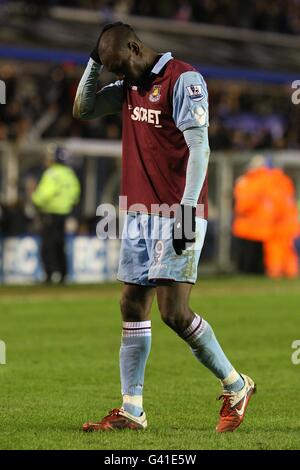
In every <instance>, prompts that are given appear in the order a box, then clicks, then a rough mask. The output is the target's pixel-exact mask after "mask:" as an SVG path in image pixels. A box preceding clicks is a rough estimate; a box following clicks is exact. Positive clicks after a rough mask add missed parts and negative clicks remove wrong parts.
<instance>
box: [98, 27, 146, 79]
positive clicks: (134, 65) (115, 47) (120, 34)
mask: <svg viewBox="0 0 300 470" xmlns="http://www.w3.org/2000/svg"><path fill="white" fill-rule="evenodd" d="M149 52H150V54H149ZM151 52H154V51H152V50H151V49H149V48H147V47H146V46H145V45H144V44H143V43H142V41H141V40H140V39H139V38H138V36H137V35H136V33H135V32H134V30H133V29H132V27H131V26H130V25H128V24H124V23H121V22H117V23H111V24H107V25H106V26H105V27H104V28H103V31H102V33H101V36H100V39H99V44H98V53H99V57H100V59H101V62H102V63H103V65H104V66H105V67H106V68H107V69H108V70H109V71H110V72H112V73H114V74H115V75H116V76H117V77H119V78H121V79H123V78H125V79H126V80H128V82H131V83H135V82H138V81H139V80H140V79H141V78H142V76H143V74H144V73H145V71H146V70H147V68H148V67H149V65H150V64H149V59H150V57H151V56H152V54H151ZM149 56H150V57H149Z"/></svg>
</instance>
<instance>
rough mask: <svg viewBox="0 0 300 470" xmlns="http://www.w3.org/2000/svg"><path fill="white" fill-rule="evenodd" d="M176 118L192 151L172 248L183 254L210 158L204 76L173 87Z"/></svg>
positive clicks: (189, 75)
mask: <svg viewBox="0 0 300 470" xmlns="http://www.w3.org/2000/svg"><path fill="white" fill-rule="evenodd" d="M173 110H174V111H173V118H174V121H175V123H176V125H177V127H178V128H179V129H180V130H181V131H182V132H183V135H184V138H185V141H186V144H187V146H188V149H189V159H188V164H187V169H186V182H185V188H184V192H183V195H182V199H181V205H180V209H179V211H178V212H177V214H176V220H175V223H174V230H173V246H174V249H175V251H176V253H177V254H181V253H182V250H184V249H185V248H186V244H187V243H188V242H194V241H195V229H196V206H197V202H198V199H199V195H200V192H201V189H202V187H203V184H204V181H205V178H206V174H207V167H208V161H209V155H210V148H209V141H208V94H207V88H206V84H205V82H204V80H203V78H202V76H201V75H200V74H199V73H197V72H185V73H183V74H182V75H181V76H180V77H179V79H178V80H177V83H176V84H175V87H174V93H173Z"/></svg>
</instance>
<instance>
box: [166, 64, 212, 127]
mask: <svg viewBox="0 0 300 470" xmlns="http://www.w3.org/2000/svg"><path fill="white" fill-rule="evenodd" d="M173 119H174V121H175V124H176V126H177V127H178V129H179V130H180V131H181V132H183V131H185V130H186V129H189V128H190V127H207V126H208V125H209V123H208V92H207V86H206V83H205V81H204V79H203V77H202V75H201V74H200V73H199V72H196V71H191V72H184V73H182V74H181V75H180V76H179V78H178V79H177V81H176V83H175V86H174V90H173Z"/></svg>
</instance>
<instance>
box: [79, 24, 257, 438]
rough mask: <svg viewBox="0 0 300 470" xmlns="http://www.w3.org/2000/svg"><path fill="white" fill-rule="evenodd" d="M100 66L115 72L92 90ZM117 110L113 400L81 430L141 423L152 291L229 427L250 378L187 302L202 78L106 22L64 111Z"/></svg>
mask: <svg viewBox="0 0 300 470" xmlns="http://www.w3.org/2000/svg"><path fill="white" fill-rule="evenodd" d="M103 67H105V68H106V69H107V70H108V71H109V72H112V73H113V74H115V75H116V78H117V81H115V82H114V83H111V84H110V85H107V86H105V87H104V88H102V89H101V90H100V91H98V78H99V74H100V73H101V71H102V68H103ZM119 112H122V118H123V136H122V143H123V150H122V185H121V195H122V196H126V201H127V206H126V208H125V209H126V212H127V213H126V221H125V224H124V229H123V235H122V241H121V250H120V260H119V270H118V279H119V280H120V281H122V282H123V291H122V297H121V302H120V307H121V315H122V321H123V331H122V338H121V348H120V375H121V393H122V403H121V406H120V407H119V408H115V409H113V410H112V411H110V412H109V413H108V415H107V416H105V417H104V418H103V419H101V420H100V421H96V422H88V423H85V424H84V425H83V430H84V431H101V430H103V431H105V430H114V429H135V430H137V429H145V428H146V427H147V419H146V413H145V411H144V407H143V385H144V375H145V367H146V363H147V359H148V356H149V352H150V347H151V319H150V311H151V305H152V302H153V298H154V296H155V295H156V296H157V302H158V307H159V310H160V314H161V317H162V320H163V321H164V322H165V323H166V324H167V325H168V326H169V327H170V328H171V329H172V330H173V331H174V332H175V333H177V335H178V336H179V337H180V338H182V340H183V341H185V342H186V343H187V345H188V346H189V347H190V349H191V351H192V353H193V355H194V356H195V357H196V358H197V359H198V361H199V362H201V363H202V364H203V365H204V366H205V367H207V368H208V369H209V370H210V371H211V372H212V374H213V375H214V376H215V377H216V378H217V379H219V380H220V382H221V386H222V389H223V391H222V394H221V397H220V398H222V400H223V404H222V408H221V412H220V416H219V421H218V423H217V426H216V430H217V432H226V431H234V430H235V429H236V428H237V427H238V426H239V425H240V424H241V422H242V421H243V418H244V415H245V411H246V408H247V405H248V402H249V399H250V398H251V396H252V394H253V393H254V392H255V384H254V382H253V380H252V379H251V378H250V377H248V376H247V375H244V374H241V373H239V372H238V371H236V370H235V368H234V367H233V366H232V364H231V362H230V361H229V359H228V358H227V357H226V355H225V353H224V352H223V350H222V348H221V346H220V344H219V342H218V341H217V339H216V336H215V334H214V332H213V330H212V327H211V326H210V324H209V323H208V322H207V321H206V320H205V319H204V318H203V317H202V315H199V314H198V313H196V312H194V311H193V310H192V309H191V308H190V307H189V298H190V294H191V290H192V287H193V284H194V283H195V282H196V279H197V267H198V261H199V257H200V253H201V249H202V246H203V242H204V237H205V232H206V226H207V216H208V207H207V202H208V186H207V167H208V160H209V154H210V149H209V142H208V92H207V87H206V84H205V81H204V79H203V77H202V75H201V74H200V73H199V72H198V71H197V70H196V69H195V68H194V67H192V66H191V65H189V64H187V63H185V62H182V61H180V60H177V59H175V58H174V57H173V56H172V54H171V53H170V52H167V53H163V54H160V53H157V52H155V51H154V50H153V49H151V48H150V47H147V46H146V45H145V44H144V43H143V42H142V41H141V40H140V39H139V38H138V37H137V35H136V33H135V32H134V30H133V29H132V28H131V26H129V25H127V24H123V23H121V22H117V23H112V24H108V25H106V26H105V27H104V29H103V30H102V32H101V34H100V36H99V39H98V41H97V44H96V46H95V48H94V49H93V51H92V53H91V56H90V59H89V62H88V64H87V67H86V69H85V71H84V74H83V76H82V78H81V81H80V83H79V85H78V90H77V94H76V98H75V102H74V110H73V115H74V117H75V118H78V119H94V118H97V117H99V116H104V115H107V114H113V113H119ZM169 208H171V210H168V209H169ZM149 234H150V236H149Z"/></svg>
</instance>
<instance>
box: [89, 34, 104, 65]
mask: <svg viewBox="0 0 300 470" xmlns="http://www.w3.org/2000/svg"><path fill="white" fill-rule="evenodd" d="M101 35H102V33H101V34H100V36H99V37H98V40H97V43H96V46H95V47H94V49H93V50H92V52H91V53H90V57H91V59H93V60H94V61H95V62H97V64H99V65H102V62H101V59H100V57H99V52H98V47H99V42H100V38H101Z"/></svg>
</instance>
